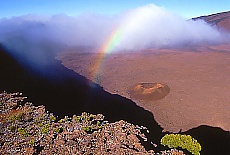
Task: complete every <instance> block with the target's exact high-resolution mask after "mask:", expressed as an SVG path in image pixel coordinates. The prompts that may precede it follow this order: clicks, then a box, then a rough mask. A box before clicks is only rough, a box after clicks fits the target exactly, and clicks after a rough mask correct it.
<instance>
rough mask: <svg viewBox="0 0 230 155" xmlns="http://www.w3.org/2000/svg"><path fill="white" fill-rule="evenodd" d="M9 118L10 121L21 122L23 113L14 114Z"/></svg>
mask: <svg viewBox="0 0 230 155" xmlns="http://www.w3.org/2000/svg"><path fill="white" fill-rule="evenodd" d="M7 119H8V121H10V122H15V121H16V120H17V121H19V122H20V121H21V115H20V113H19V114H17V113H16V114H12V115H11V116H9V117H8V118H7Z"/></svg>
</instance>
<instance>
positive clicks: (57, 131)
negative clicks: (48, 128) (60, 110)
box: [53, 127, 63, 133]
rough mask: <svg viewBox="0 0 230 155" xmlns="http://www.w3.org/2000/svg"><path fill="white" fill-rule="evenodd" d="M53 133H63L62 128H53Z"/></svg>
mask: <svg viewBox="0 0 230 155" xmlns="http://www.w3.org/2000/svg"><path fill="white" fill-rule="evenodd" d="M53 131H54V132H55V133H61V132H62V131H63V128H62V127H60V128H54V129H53Z"/></svg>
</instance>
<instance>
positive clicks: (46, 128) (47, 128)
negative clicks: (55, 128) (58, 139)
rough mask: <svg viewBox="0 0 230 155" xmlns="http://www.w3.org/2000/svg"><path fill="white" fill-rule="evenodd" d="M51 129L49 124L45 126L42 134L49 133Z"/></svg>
mask: <svg viewBox="0 0 230 155" xmlns="http://www.w3.org/2000/svg"><path fill="white" fill-rule="evenodd" d="M49 127H50V125H49V124H45V125H44V126H43V127H42V128H41V133H42V134H46V133H48V132H49Z"/></svg>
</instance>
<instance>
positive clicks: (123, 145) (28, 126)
mask: <svg viewBox="0 0 230 155" xmlns="http://www.w3.org/2000/svg"><path fill="white" fill-rule="evenodd" d="M23 99H24V97H22V96H21V94H19V93H13V94H8V93H6V92H3V93H1V94H0V135H1V136H0V146H1V147H0V152H1V153H2V154H25V155H27V154H28V155H29V154H47V155H48V154H87V155H88V154H146V155H147V154H151V155H154V154H155V153H154V151H153V150H149V151H146V149H145V148H144V146H143V145H142V144H141V140H142V141H148V139H147V138H146V136H145V135H144V133H143V131H144V132H146V131H148V130H147V128H145V127H142V126H141V127H140V126H138V125H133V124H131V123H128V122H126V121H123V120H120V121H117V122H114V123H108V122H107V121H104V116H103V115H101V114H97V115H92V114H88V113H85V112H84V113H82V115H81V116H76V115H74V116H73V117H72V118H70V117H67V116H66V117H65V118H63V119H60V120H59V121H57V120H56V117H55V116H54V115H53V114H50V113H48V112H46V110H45V107H44V106H37V107H36V106H33V105H32V104H31V103H28V102H27V103H24V102H23ZM153 145H155V144H153ZM172 153H174V154H178V155H183V152H182V151H178V150H175V149H173V150H168V151H161V153H157V154H164V155H169V154H172Z"/></svg>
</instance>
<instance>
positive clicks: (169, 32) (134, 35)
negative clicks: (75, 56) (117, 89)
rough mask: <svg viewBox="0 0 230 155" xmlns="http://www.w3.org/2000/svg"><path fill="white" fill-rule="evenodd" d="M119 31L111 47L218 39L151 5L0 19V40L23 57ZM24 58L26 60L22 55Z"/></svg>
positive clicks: (220, 36) (94, 42) (41, 57)
mask: <svg viewBox="0 0 230 155" xmlns="http://www.w3.org/2000/svg"><path fill="white" fill-rule="evenodd" d="M114 31H115V33H116V31H119V32H120V36H119V39H117V41H116V42H115V44H114V48H113V49H112V50H113V52H115V51H118V50H119V51H122V50H136V49H145V48H161V47H171V46H173V47H174V46H183V45H196V44H202V43H206V44H207V43H219V42H221V41H224V40H226V36H227V35H225V34H224V33H222V32H220V31H218V30H217V28H216V27H214V26H213V27H211V26H210V25H208V24H207V23H205V22H204V21H201V20H196V21H193V20H185V19H183V18H182V17H180V16H179V15H176V14H174V13H171V12H168V11H167V10H166V9H164V8H161V7H158V6H156V5H153V4H151V5H147V6H143V7H139V8H135V9H131V10H127V11H124V12H121V13H120V14H117V15H113V16H105V15H98V14H87V13H85V14H81V15H79V16H75V17H72V16H67V15H65V14H59V15H53V16H48V15H47V16H40V15H33V14H32V15H24V16H19V17H12V18H4V19H1V20H0V43H3V44H4V45H5V46H7V47H8V48H9V49H11V51H14V52H15V53H12V55H14V56H15V57H21V56H23V62H28V63H29V64H30V63H33V64H36V63H37V64H46V63H48V62H46V57H47V55H50V54H51V53H53V52H56V51H60V50H61V49H62V48H64V47H67V46H81V47H82V46H87V47H96V48H99V47H101V46H102V45H103V44H104V42H105V41H106V40H108V37H109V36H110V37H111V33H112V32H114ZM25 60H26V61H25Z"/></svg>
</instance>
